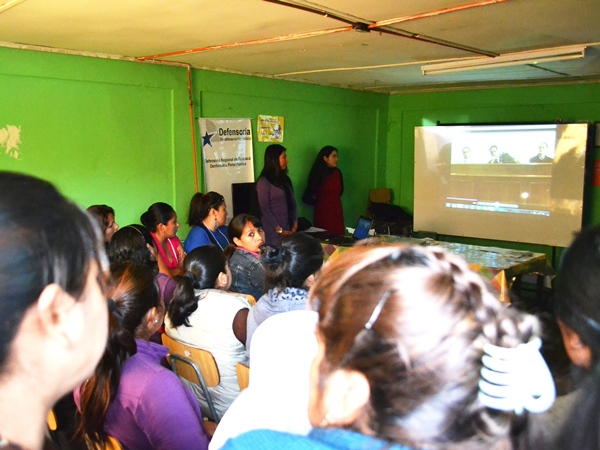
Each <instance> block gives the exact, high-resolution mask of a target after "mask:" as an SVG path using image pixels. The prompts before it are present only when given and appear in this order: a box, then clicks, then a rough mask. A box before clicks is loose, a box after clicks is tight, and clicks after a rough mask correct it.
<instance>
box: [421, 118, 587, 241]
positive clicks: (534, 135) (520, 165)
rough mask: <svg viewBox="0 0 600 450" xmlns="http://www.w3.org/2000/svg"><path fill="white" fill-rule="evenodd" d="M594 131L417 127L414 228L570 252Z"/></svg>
mask: <svg viewBox="0 0 600 450" xmlns="http://www.w3.org/2000/svg"><path fill="white" fill-rule="evenodd" d="M587 137H588V124H579V123H578V124H548V125H490V126H434V127H416V128H415V186H414V195H415V199H414V201H415V203H414V229H415V230H428V231H435V232H437V233H440V234H445V235H452V236H469V237H476V238H485V239H498V240H505V241H514V242H528V243H535V244H545V245H550V246H559V247H566V246H568V244H569V243H570V242H571V240H572V239H573V233H574V232H576V231H578V230H579V229H580V228H581V216H582V208H583V183H584V169H585V150H586V144H587Z"/></svg>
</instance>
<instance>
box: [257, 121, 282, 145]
mask: <svg viewBox="0 0 600 450" xmlns="http://www.w3.org/2000/svg"><path fill="white" fill-rule="evenodd" d="M256 129H257V133H258V142H283V117H281V116H258V126H257V127H256Z"/></svg>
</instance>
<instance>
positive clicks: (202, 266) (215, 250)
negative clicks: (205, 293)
mask: <svg viewBox="0 0 600 450" xmlns="http://www.w3.org/2000/svg"><path fill="white" fill-rule="evenodd" d="M225 266H226V260H225V256H224V255H223V251H222V250H221V249H220V248H219V247H217V246H216V245H214V244H210V245H203V246H201V247H198V248H195V249H194V250H192V251H191V252H189V253H188V254H187V256H186V257H185V261H184V263H183V270H184V276H182V277H179V278H178V280H177V286H176V287H175V291H174V292H173V298H172V299H171V302H170V303H169V320H170V321H171V325H172V326H173V327H174V328H177V327H179V326H181V325H185V326H186V327H189V326H190V324H189V321H188V319H189V317H190V316H191V315H192V313H193V312H194V311H196V309H198V299H197V298H196V294H195V290H201V289H212V288H214V287H215V284H216V283H217V278H218V277H219V274H220V273H221V272H223V273H225V271H226V270H227V269H226V268H225Z"/></svg>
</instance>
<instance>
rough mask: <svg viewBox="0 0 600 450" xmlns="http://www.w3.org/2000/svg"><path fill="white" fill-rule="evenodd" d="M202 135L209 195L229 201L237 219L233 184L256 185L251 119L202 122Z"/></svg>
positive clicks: (207, 120) (205, 177)
mask: <svg viewBox="0 0 600 450" xmlns="http://www.w3.org/2000/svg"><path fill="white" fill-rule="evenodd" d="M198 121H199V122H200V134H201V135H202V160H203V162H204V186H205V189H206V190H205V191H204V192H205V193H206V192H209V191H215V192H218V193H219V194H221V195H222V196H223V197H225V202H226V203H227V210H228V212H229V219H232V218H233V202H232V200H231V184H232V183H250V182H254V163H253V160H252V128H250V119H198Z"/></svg>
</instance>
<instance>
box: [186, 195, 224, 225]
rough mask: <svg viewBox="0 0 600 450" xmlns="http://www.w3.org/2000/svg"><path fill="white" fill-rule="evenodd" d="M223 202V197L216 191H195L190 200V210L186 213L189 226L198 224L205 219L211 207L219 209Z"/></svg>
mask: <svg viewBox="0 0 600 450" xmlns="http://www.w3.org/2000/svg"><path fill="white" fill-rule="evenodd" d="M223 203H225V197H223V196H222V195H221V194H219V193H217V192H213V191H210V192H207V193H206V194H202V193H200V192H196V193H195V194H194V195H193V196H192V200H191V201H190V211H189V213H188V225H189V226H190V227H193V226H200V224H201V223H202V221H203V220H204V219H206V216H208V213H209V212H210V210H211V209H217V210H218V209H219V208H220V207H221V205H222V204H223Z"/></svg>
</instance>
